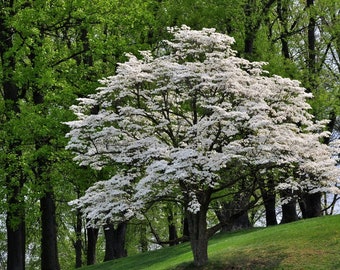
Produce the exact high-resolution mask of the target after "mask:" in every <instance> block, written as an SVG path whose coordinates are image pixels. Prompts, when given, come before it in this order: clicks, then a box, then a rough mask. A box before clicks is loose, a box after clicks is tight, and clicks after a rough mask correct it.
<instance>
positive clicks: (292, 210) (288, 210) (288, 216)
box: [281, 191, 298, 224]
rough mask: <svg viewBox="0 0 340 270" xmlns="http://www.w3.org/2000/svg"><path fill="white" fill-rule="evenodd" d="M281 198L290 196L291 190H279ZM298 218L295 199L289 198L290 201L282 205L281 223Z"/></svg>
mask: <svg viewBox="0 0 340 270" xmlns="http://www.w3.org/2000/svg"><path fill="white" fill-rule="evenodd" d="M281 197H282V198H287V197H288V198H290V197H291V192H290V191H281ZM297 220H298V215H297V212H296V200H295V199H294V198H291V199H290V201H289V202H288V203H286V204H283V205H282V219H281V224H283V223H289V222H293V221H297Z"/></svg>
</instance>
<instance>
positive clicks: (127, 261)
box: [83, 215, 340, 270]
mask: <svg viewBox="0 0 340 270" xmlns="http://www.w3.org/2000/svg"><path fill="white" fill-rule="evenodd" d="M142 269H147V270H161V269H168V270H170V269H171V270H192V269H197V268H195V267H193V265H192V254H191V250H190V245H189V244H181V245H178V246H175V247H169V248H164V249H161V250H157V251H152V252H147V253H143V254H138V255H134V256H131V257H127V258H122V259H119V260H114V261H111V262H107V263H102V264H97V265H94V266H90V267H85V268H83V270H142ZM219 269H223V270H229V269H230V270H231V269H233V270H255V269H284V270H285V269H293V270H294V269H295V270H298V269H299V270H308V269H309V270H323V269H324V270H332V269H334V270H335V269H340V215H337V216H327V217H321V218H314V219H309V220H301V221H298V222H294V223H291V224H285V225H278V226H273V227H270V228H265V229H251V230H246V231H240V232H236V233H227V234H219V235H217V236H215V237H214V238H213V239H211V241H210V242H209V264H208V265H206V266H205V267H202V268H201V270H219Z"/></svg>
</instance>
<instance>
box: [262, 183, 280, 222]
mask: <svg viewBox="0 0 340 270" xmlns="http://www.w3.org/2000/svg"><path fill="white" fill-rule="evenodd" d="M263 181H265V180H263ZM260 190H261V195H262V199H263V204H264V208H265V213H266V225H267V226H272V225H277V219H276V191H275V184H274V180H273V179H268V181H267V182H266V183H262V182H261V181H260Z"/></svg>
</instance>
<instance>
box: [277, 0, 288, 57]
mask: <svg viewBox="0 0 340 270" xmlns="http://www.w3.org/2000/svg"><path fill="white" fill-rule="evenodd" d="M287 4H288V2H287V1H282V0H277V5H276V10H277V14H278V18H279V21H280V24H281V26H282V29H283V30H282V33H281V35H280V41H281V51H282V55H283V57H284V58H285V59H290V53H289V46H288V36H289V30H288V22H289V19H288V18H289V12H288V7H287Z"/></svg>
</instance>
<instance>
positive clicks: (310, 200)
mask: <svg viewBox="0 0 340 270" xmlns="http://www.w3.org/2000/svg"><path fill="white" fill-rule="evenodd" d="M321 196H322V194H321V193H320V192H317V193H312V194H310V193H306V194H304V195H303V196H302V199H301V200H300V202H299V204H300V209H301V212H302V217H303V218H313V217H320V216H321V215H322V207H321Z"/></svg>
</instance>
